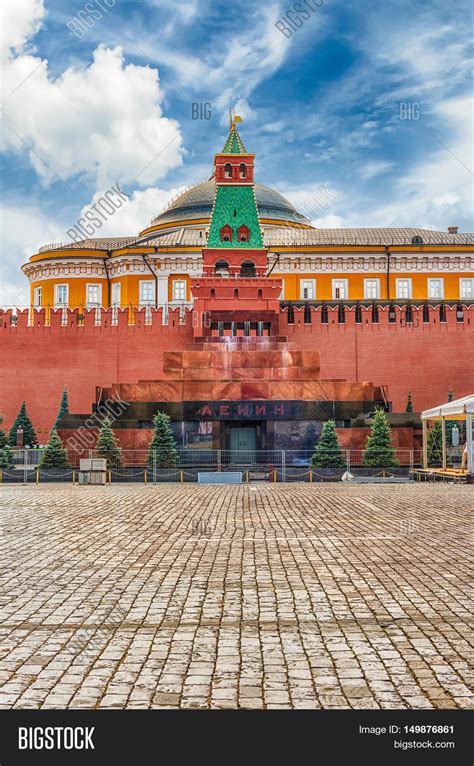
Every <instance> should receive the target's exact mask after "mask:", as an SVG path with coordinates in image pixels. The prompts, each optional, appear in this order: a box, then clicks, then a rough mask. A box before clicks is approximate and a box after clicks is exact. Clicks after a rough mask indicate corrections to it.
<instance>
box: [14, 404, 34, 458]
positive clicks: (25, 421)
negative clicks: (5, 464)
mask: <svg viewBox="0 0 474 766" xmlns="http://www.w3.org/2000/svg"><path fill="white" fill-rule="evenodd" d="M20 426H21V428H23V444H24V445H25V447H26V445H28V446H29V447H34V446H36V445H37V444H38V439H37V438H36V433H35V429H34V428H33V423H32V422H31V420H30V418H29V417H28V413H27V412H26V402H23V404H22V405H21V407H20V411H19V413H18V415H17V416H16V419H15V422H14V423H13V425H12V427H11V428H10V434H9V437H8V444H9V445H10V447H16V433H17V431H18V429H19V428H20Z"/></svg>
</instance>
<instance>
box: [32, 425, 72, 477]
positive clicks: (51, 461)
mask: <svg viewBox="0 0 474 766" xmlns="http://www.w3.org/2000/svg"><path fill="white" fill-rule="evenodd" d="M39 465H40V468H70V465H69V461H68V458H67V449H65V447H64V445H63V443H62V441H61V437H60V436H59V434H58V432H57V431H56V429H55V428H54V429H53V431H52V432H51V436H50V438H49V442H48V444H47V446H46V449H45V450H44V452H43V455H42V457H41V460H40V464H39Z"/></svg>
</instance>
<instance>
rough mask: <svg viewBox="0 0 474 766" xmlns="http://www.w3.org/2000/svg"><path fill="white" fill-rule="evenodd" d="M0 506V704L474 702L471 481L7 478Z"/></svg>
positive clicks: (300, 705) (381, 704)
mask: <svg viewBox="0 0 474 766" xmlns="http://www.w3.org/2000/svg"><path fill="white" fill-rule="evenodd" d="M0 509H1V516H0V519H1V521H2V539H1V548H2V593H3V596H2V601H1V605H2V614H3V617H2V625H1V646H2V651H1V655H0V656H1V662H0V682H1V688H0V707H3V708H9V707H19V708H27V707H32V708H37V707H43V708H63V707H71V708H79V707H82V708H91V707H119V708H121V707H124V706H127V707H129V708H132V707H133V708H148V707H154V708H155V707H215V708H224V707H225V708H234V707H245V708H247V707H251V708H254V707H257V708H261V707H267V708H275V707H283V708H288V707H294V708H306V707H311V708H316V707H324V708H339V707H351V708H378V707H382V708H402V707H414V708H418V707H420V708H431V707H437V708H447V707H468V706H471V705H472V697H471V696H470V692H469V677H468V663H469V661H470V660H471V661H472V650H471V645H470V641H472V633H470V628H469V610H470V603H469V597H470V590H469V579H468V578H469V574H470V569H471V568H472V561H470V553H471V544H472V538H471V539H470V536H469V524H470V522H471V521H472V515H473V513H474V488H473V487H469V486H450V485H426V484H425V485H408V484H405V485H391V486H387V485H385V486H380V485H379V486H373V485H372V486H365V485H359V486H352V487H348V486H345V485H339V484H332V485H331V484H329V485H328V484H326V485H308V484H307V485H303V484H293V485H278V484H277V485H255V486H252V485H251V486H240V487H236V486H207V487H206V486H197V485H195V484H194V485H192V484H187V485H162V486H159V487H152V486H148V487H145V486H135V487H133V486H124V485H122V486H112V487H72V486H67V487H66V486H54V485H50V486H43V487H41V486H40V487H11V488H8V487H3V488H1V489H0Z"/></svg>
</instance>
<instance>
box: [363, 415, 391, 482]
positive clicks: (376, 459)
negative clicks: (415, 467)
mask: <svg viewBox="0 0 474 766" xmlns="http://www.w3.org/2000/svg"><path fill="white" fill-rule="evenodd" d="M364 465H366V466H369V467H372V468H394V467H395V466H397V465H399V463H398V460H397V459H396V457H395V449H394V447H393V444H392V432H391V428H390V424H389V422H388V420H387V416H386V414H385V412H384V411H383V410H380V409H377V410H376V411H375V415H374V417H373V418H372V427H371V432H370V436H369V438H368V439H367V444H366V447H365V450H364Z"/></svg>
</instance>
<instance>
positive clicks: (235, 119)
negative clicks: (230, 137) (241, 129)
mask: <svg viewBox="0 0 474 766" xmlns="http://www.w3.org/2000/svg"><path fill="white" fill-rule="evenodd" d="M236 122H242V117H239V115H238V114H234V125H235V123H236Z"/></svg>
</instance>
